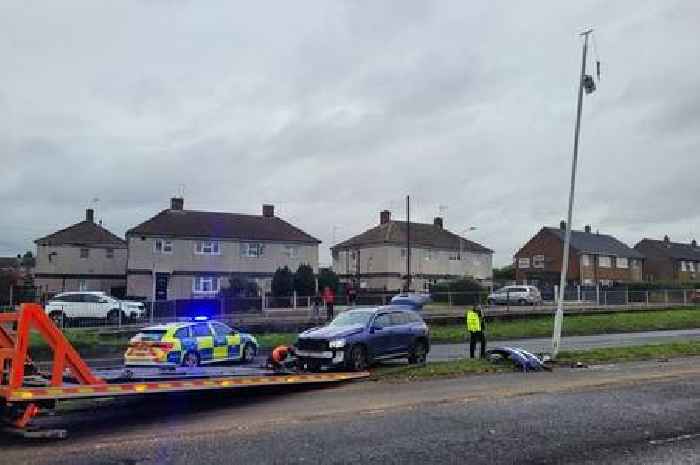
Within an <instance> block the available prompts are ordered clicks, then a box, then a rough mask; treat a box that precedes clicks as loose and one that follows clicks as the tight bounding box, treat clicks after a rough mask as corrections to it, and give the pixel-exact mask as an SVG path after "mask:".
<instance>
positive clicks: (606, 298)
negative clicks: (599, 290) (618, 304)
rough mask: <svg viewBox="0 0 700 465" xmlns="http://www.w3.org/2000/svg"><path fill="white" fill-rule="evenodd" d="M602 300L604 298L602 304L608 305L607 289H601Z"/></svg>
mask: <svg viewBox="0 0 700 465" xmlns="http://www.w3.org/2000/svg"><path fill="white" fill-rule="evenodd" d="M603 300H604V303H603V305H608V291H607V290H605V291H603Z"/></svg>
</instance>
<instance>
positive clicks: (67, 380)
mask: <svg viewBox="0 0 700 465" xmlns="http://www.w3.org/2000/svg"><path fill="white" fill-rule="evenodd" d="M13 328H16V330H15V329H13ZM30 331H36V332H37V333H38V334H39V335H40V336H41V338H42V339H43V340H44V341H45V342H46V343H47V344H48V346H49V347H50V348H51V350H52V351H53V359H52V363H51V369H50V373H48V372H42V371H40V370H38V369H37V368H36V365H35V364H34V363H33V362H32V360H31V358H30V356H29V340H30V338H29V334H30ZM367 376H369V373H368V372H366V371H362V372H323V373H306V372H303V371H299V370H297V369H293V368H289V367H288V366H282V367H278V368H276V369H270V368H252V367H195V368H185V367H179V368H175V369H171V370H162V369H157V368H153V369H149V368H144V369H129V368H126V367H123V368H117V369H109V370H92V369H90V367H89V366H88V364H87V363H86V362H85V361H84V360H83V359H82V358H81V357H80V355H79V354H78V352H77V351H76V350H75V348H74V347H73V346H72V345H71V344H70V342H69V341H68V340H67V339H66V337H65V336H64V335H63V333H62V332H61V330H60V329H59V328H58V327H57V326H56V325H55V324H54V323H53V321H51V319H50V318H49V317H48V316H47V315H46V313H45V312H44V309H43V308H42V307H41V306H40V305H38V304H33V303H25V304H22V305H21V306H20V310H19V311H18V312H14V313H0V422H1V423H2V424H3V425H4V431H5V432H9V433H14V434H18V435H20V436H23V437H26V438H65V437H66V436H67V432H66V430H61V429H54V430H42V429H39V428H36V427H34V426H33V424H32V419H33V418H35V417H36V416H37V415H39V414H41V413H50V412H51V411H52V410H54V409H55V407H56V405H57V403H58V402H61V401H70V400H76V399H86V398H110V397H118V396H138V395H149V394H163V393H183V392H184V393H187V392H198V391H213V390H216V391H223V392H227V391H228V392H233V393H235V392H236V391H238V390H240V389H254V388H256V387H262V386H283V385H300V384H306V385H323V384H330V383H338V382H343V381H350V380H357V379H362V378H366V377H367Z"/></svg>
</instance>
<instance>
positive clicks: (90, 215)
mask: <svg viewBox="0 0 700 465" xmlns="http://www.w3.org/2000/svg"><path fill="white" fill-rule="evenodd" d="M85 221H87V222H89V223H94V222H95V210H93V209H92V208H88V209H87V210H85Z"/></svg>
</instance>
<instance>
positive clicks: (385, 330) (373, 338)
mask: <svg viewBox="0 0 700 465" xmlns="http://www.w3.org/2000/svg"><path fill="white" fill-rule="evenodd" d="M371 331H372V334H370V341H369V347H370V351H371V352H372V356H373V357H381V356H383V355H388V354H390V353H391V342H392V337H393V334H392V331H391V319H390V317H389V314H388V313H382V314H379V315H377V316H376V317H375V318H374V322H373V323H372V327H371Z"/></svg>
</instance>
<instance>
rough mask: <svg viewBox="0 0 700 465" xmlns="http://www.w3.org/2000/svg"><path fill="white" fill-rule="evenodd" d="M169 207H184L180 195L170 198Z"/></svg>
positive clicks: (174, 208) (177, 208)
mask: <svg viewBox="0 0 700 465" xmlns="http://www.w3.org/2000/svg"><path fill="white" fill-rule="evenodd" d="M170 209H171V210H184V209H185V199H184V198H182V197H173V198H171V199H170Z"/></svg>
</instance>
